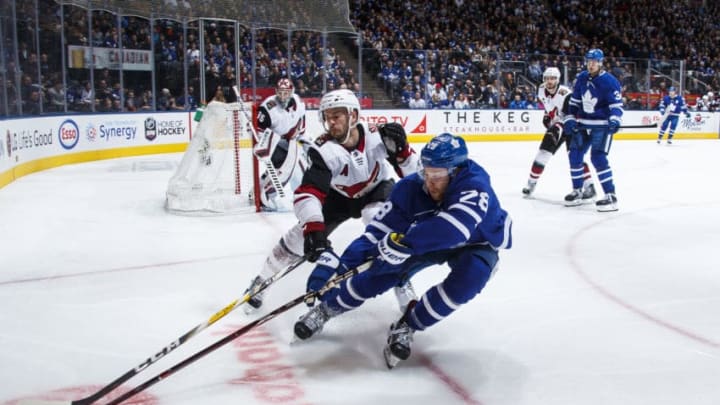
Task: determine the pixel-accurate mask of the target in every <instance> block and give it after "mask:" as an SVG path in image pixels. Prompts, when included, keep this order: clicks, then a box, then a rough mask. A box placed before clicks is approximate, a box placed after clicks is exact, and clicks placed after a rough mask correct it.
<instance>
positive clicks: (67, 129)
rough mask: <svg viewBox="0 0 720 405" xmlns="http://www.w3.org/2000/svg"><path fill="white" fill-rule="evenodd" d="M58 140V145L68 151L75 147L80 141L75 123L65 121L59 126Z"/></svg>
mask: <svg viewBox="0 0 720 405" xmlns="http://www.w3.org/2000/svg"><path fill="white" fill-rule="evenodd" d="M58 139H59V140H60V145H62V147H63V148H65V149H68V150H69V149H72V148H74V147H75V145H77V143H78V141H79V140H80V129H79V128H78V126H77V124H76V123H75V121H73V120H65V121H64V122H63V123H62V124H60V129H59V130H58Z"/></svg>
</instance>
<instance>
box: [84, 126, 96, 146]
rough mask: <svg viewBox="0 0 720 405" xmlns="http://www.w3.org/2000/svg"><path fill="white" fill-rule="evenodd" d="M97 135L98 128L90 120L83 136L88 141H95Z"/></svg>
mask: <svg viewBox="0 0 720 405" xmlns="http://www.w3.org/2000/svg"><path fill="white" fill-rule="evenodd" d="M97 136H98V130H97V128H95V124H93V123H92V122H91V123H89V124H88V125H87V127H85V137H86V138H87V140H88V141H90V142H95V140H96V139H97Z"/></svg>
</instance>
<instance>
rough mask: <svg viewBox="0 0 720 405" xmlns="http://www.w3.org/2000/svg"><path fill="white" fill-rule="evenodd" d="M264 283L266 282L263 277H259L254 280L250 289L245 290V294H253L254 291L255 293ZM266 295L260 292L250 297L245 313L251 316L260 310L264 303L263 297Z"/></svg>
mask: <svg viewBox="0 0 720 405" xmlns="http://www.w3.org/2000/svg"><path fill="white" fill-rule="evenodd" d="M263 281H265V280H264V279H263V278H262V277H260V276H257V277H255V278H254V279H253V281H252V282H251V283H250V287H248V288H247V290H245V294H248V293H250V294H252V291H254V290H255V289H256V288H257V287H259V286H260V285H261V284H262V283H263ZM264 295H265V292H259V293H256V294H254V295H252V296H251V297H250V299H249V300H248V302H247V303H248V305H247V306H245V313H246V314H251V313H253V312H255V311H256V310H258V309H260V307H261V306H262V303H263V296H264Z"/></svg>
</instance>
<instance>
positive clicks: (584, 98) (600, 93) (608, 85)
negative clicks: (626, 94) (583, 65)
mask: <svg viewBox="0 0 720 405" xmlns="http://www.w3.org/2000/svg"><path fill="white" fill-rule="evenodd" d="M568 109H569V111H568V116H567V117H566V118H565V119H566V120H567V119H568V118H570V117H574V118H575V119H576V120H577V122H578V123H579V124H583V125H585V126H607V125H608V121H609V120H610V119H611V118H614V119H615V120H617V121H620V122H622V115H623V103H622V90H621V86H620V82H619V81H618V80H617V79H616V78H615V76H613V75H612V74H610V73H608V72H606V71H604V70H602V71H600V73H598V75H597V76H595V77H593V76H591V75H590V73H589V72H588V71H587V70H585V71H582V72H580V74H579V75H578V76H577V78H576V80H575V86H573V92H572V95H571V97H570V105H569V108H568Z"/></svg>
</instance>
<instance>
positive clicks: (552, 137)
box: [522, 67, 595, 200]
mask: <svg viewBox="0 0 720 405" xmlns="http://www.w3.org/2000/svg"><path fill="white" fill-rule="evenodd" d="M570 93H571V90H570V88H569V87H567V86H564V85H561V84H560V70H559V69H558V68H556V67H549V68H547V69H545V72H544V73H543V83H542V84H541V85H540V87H538V97H537V99H538V101H540V102H541V103H542V104H543V106H544V108H545V115H544V116H543V125H544V126H545V128H546V129H547V131H546V132H545V135H544V136H543V139H542V141H541V142H540V148H539V149H538V152H537V154H536V155H535V159H534V160H533V163H532V166H531V167H530V176H529V177H528V181H527V186H525V187H524V188H523V189H522V193H523V195H524V196H525V197H526V198H528V197H530V196H531V195H532V193H533V191H534V190H535V186H536V185H537V182H538V180H539V179H540V176H541V175H542V173H543V171H544V170H545V166H546V165H547V164H548V162H549V161H550V158H551V157H552V156H553V155H554V154H555V152H557V151H558V149H560V147H561V146H562V145H563V144H565V146H566V148H567V146H568V142H567V140H568V137H567V136H566V135H565V134H564V133H563V124H562V121H563V120H562V117H563V115H564V114H563V111H565V110H567V106H566V105H565V103H566V102H567V101H568V100H567V99H568V96H569V95H570ZM583 165H584V166H583V195H582V198H583V199H585V200H591V199H593V198H595V186H594V185H593V181H592V176H591V172H590V168H589V167H588V165H587V163H585V162H583Z"/></svg>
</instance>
